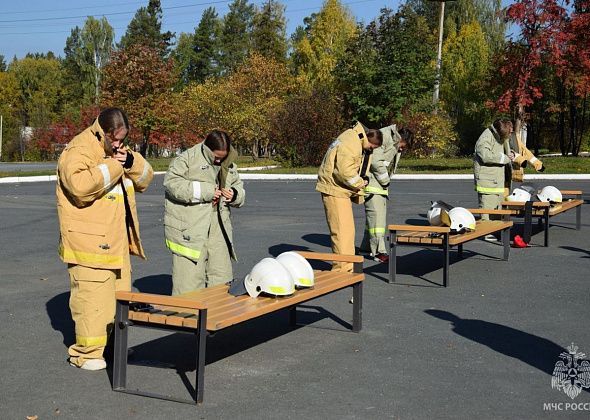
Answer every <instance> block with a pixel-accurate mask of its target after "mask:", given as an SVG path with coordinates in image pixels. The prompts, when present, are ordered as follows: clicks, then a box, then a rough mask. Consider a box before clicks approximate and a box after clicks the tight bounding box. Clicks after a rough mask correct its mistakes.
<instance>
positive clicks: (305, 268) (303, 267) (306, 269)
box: [276, 251, 314, 287]
mask: <svg viewBox="0 0 590 420" xmlns="http://www.w3.org/2000/svg"><path fill="white" fill-rule="evenodd" d="M276 260H277V261H278V262H279V263H281V265H283V267H285V268H286V269H287V271H288V272H289V274H290V275H291V277H292V278H293V283H295V286H296V287H312V286H313V285H314V275H313V268H311V265H310V264H309V262H308V261H307V260H306V259H305V258H303V256H301V255H300V254H298V253H297V252H295V251H288V252H283V253H282V254H281V255H279V256H278V257H277V258H276Z"/></svg>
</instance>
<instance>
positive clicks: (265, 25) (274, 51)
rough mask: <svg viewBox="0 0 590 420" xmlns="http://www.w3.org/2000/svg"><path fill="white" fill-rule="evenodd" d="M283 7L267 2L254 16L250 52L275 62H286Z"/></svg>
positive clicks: (270, 1)
mask: <svg viewBox="0 0 590 420" xmlns="http://www.w3.org/2000/svg"><path fill="white" fill-rule="evenodd" d="M286 27H287V21H286V19H285V6H283V5H282V4H280V3H279V2H277V1H273V0H268V1H267V2H266V3H264V5H263V6H262V9H261V10H259V11H258V12H256V15H255V16H254V22H253V29H252V50H253V51H256V52H257V53H258V54H261V55H263V56H265V57H269V58H272V59H273V60H275V61H279V62H283V63H284V62H286V61H287V36H286Z"/></svg>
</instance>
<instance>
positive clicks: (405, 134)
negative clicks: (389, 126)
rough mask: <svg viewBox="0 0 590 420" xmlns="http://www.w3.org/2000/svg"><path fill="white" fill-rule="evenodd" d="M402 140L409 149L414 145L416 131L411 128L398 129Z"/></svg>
mask: <svg viewBox="0 0 590 420" xmlns="http://www.w3.org/2000/svg"><path fill="white" fill-rule="evenodd" d="M397 132H398V133H399V135H400V137H401V138H402V140H403V141H404V142H405V143H406V145H407V146H408V148H409V149H411V148H412V146H413V145H414V132H413V131H412V130H410V129H409V128H405V127H402V128H400V129H399V130H397Z"/></svg>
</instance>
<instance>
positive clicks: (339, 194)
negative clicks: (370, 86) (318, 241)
mask: <svg viewBox="0 0 590 420" xmlns="http://www.w3.org/2000/svg"><path fill="white" fill-rule="evenodd" d="M382 143H383V135H382V134H381V132H380V131H379V130H370V129H365V127H364V126H363V125H362V124H361V123H360V122H359V123H357V124H356V125H355V126H354V127H352V128H351V129H348V130H346V131H344V132H343V133H342V134H340V135H339V136H338V138H337V139H336V140H334V141H333V142H332V144H331V145H330V146H329V147H328V151H327V152H326V154H325V156H324V159H323V161H322V163H321V165H320V168H319V170H318V182H317V184H316V191H319V192H320V193H321V194H322V203H323V204H324V210H325V213H326V221H327V222H328V228H329V230H330V239H331V243H332V252H333V253H335V254H346V255H354V253H355V248H354V239H355V228H354V218H353V213H352V203H353V202H355V203H356V204H362V203H363V201H364V191H363V190H364V188H365V187H366V186H367V183H368V176H367V171H368V170H369V167H370V165H371V153H372V151H373V149H376V148H377V147H379V146H381V144H382ZM332 270H334V271H345V272H352V270H353V264H351V263H341V262H335V263H334V264H333V266H332Z"/></svg>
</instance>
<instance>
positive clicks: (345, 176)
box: [334, 144, 364, 191]
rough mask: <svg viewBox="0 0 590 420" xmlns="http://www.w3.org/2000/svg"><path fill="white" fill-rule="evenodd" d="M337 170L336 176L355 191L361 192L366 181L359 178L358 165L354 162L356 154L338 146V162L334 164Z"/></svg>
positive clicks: (341, 145)
mask: <svg viewBox="0 0 590 420" xmlns="http://www.w3.org/2000/svg"><path fill="white" fill-rule="evenodd" d="M334 166H335V168H336V169H337V170H336V171H335V172H334V176H335V177H336V178H337V179H338V181H340V183H342V184H343V185H346V186H347V187H348V188H350V189H351V190H353V191H359V190H361V189H363V187H364V181H363V179H362V178H361V177H360V176H359V174H358V171H359V167H358V164H357V163H356V162H355V160H354V152H353V151H352V150H350V149H349V148H347V147H346V146H344V145H343V144H340V145H338V147H337V149H336V162H335V164H334Z"/></svg>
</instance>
